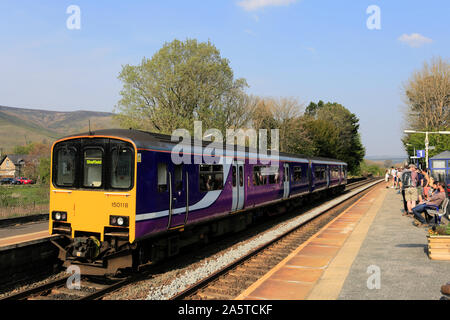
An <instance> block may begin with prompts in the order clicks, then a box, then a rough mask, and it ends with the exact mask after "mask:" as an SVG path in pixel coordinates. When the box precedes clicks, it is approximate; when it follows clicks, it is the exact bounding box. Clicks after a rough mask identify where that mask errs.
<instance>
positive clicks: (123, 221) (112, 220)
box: [109, 216, 129, 227]
mask: <svg viewBox="0 0 450 320" xmlns="http://www.w3.org/2000/svg"><path fill="white" fill-rule="evenodd" d="M109 224H110V225H112V226H119V227H128V224H129V218H128V217H122V216H110V217H109Z"/></svg>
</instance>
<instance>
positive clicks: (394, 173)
mask: <svg viewBox="0 0 450 320" xmlns="http://www.w3.org/2000/svg"><path fill="white" fill-rule="evenodd" d="M391 176H392V186H391V188H392V189H394V187H395V182H396V181H397V170H395V168H394V167H392V168H391Z"/></svg>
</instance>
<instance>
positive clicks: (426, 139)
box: [404, 130, 450, 169]
mask: <svg viewBox="0 0 450 320" xmlns="http://www.w3.org/2000/svg"><path fill="white" fill-rule="evenodd" d="M404 132H405V133H425V161H426V163H425V164H426V166H427V169H428V143H429V141H428V134H430V133H437V134H450V131H416V130H405V131H404Z"/></svg>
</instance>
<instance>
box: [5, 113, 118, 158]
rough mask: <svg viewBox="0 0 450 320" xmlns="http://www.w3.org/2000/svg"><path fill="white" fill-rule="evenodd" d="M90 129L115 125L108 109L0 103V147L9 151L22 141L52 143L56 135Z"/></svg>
mask: <svg viewBox="0 0 450 320" xmlns="http://www.w3.org/2000/svg"><path fill="white" fill-rule="evenodd" d="M89 120H90V121H91V130H93V131H94V130H98V129H106V128H117V127H118V124H117V123H116V122H115V121H114V120H113V114H112V113H109V112H93V111H73V112H58V111H47V110H34V109H23V108H12V107H5V106H0V148H1V149H3V152H8V151H10V150H11V149H12V148H13V147H14V146H17V145H24V144H25V143H26V142H43V141H46V142H49V143H50V142H52V141H54V140H56V139H58V138H60V137H63V136H66V135H69V134H72V133H77V132H85V131H88V129H89Z"/></svg>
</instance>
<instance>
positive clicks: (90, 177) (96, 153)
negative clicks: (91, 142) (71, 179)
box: [83, 148, 103, 188]
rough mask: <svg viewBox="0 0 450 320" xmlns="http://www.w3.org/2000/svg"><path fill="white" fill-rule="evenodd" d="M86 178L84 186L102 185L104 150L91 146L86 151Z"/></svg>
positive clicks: (97, 186)
mask: <svg viewBox="0 0 450 320" xmlns="http://www.w3.org/2000/svg"><path fill="white" fill-rule="evenodd" d="M83 167H84V179H83V186H85V187H89V188H99V187H101V186H102V183H103V182H102V172H103V171H102V168H103V151H102V150H101V149H97V148H89V149H86V150H85V151H84V162H83Z"/></svg>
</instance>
